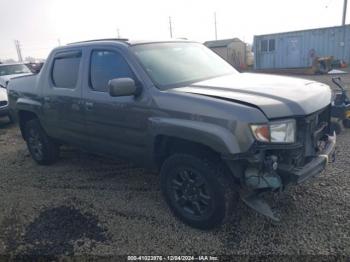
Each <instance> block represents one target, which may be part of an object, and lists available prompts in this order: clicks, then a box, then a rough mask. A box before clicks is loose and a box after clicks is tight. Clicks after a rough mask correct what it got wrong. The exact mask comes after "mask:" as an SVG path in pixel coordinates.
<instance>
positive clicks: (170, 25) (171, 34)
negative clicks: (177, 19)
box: [169, 16, 173, 38]
mask: <svg viewBox="0 0 350 262" xmlns="http://www.w3.org/2000/svg"><path fill="white" fill-rule="evenodd" d="M169 30H170V38H173V25H172V22H171V16H169Z"/></svg>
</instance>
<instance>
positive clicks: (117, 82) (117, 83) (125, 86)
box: [108, 77, 137, 97]
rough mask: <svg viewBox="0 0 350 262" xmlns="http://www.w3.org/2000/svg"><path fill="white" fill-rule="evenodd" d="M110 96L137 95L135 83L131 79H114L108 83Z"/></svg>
mask: <svg viewBox="0 0 350 262" xmlns="http://www.w3.org/2000/svg"><path fill="white" fill-rule="evenodd" d="M108 91H109V95H110V96H113V97H115V96H132V95H135V94H136V93H137V88H136V85H135V81H134V80H132V79H131V78H128V77H126V78H114V79H112V80H109V82H108Z"/></svg>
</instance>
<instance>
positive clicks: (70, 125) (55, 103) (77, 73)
mask: <svg viewBox="0 0 350 262" xmlns="http://www.w3.org/2000/svg"><path fill="white" fill-rule="evenodd" d="M82 56H83V51H82V50H81V49H72V50H65V51H60V52H57V53H55V54H54V57H53V60H52V64H51V65H50V67H49V69H48V71H46V74H47V76H48V79H47V84H46V85H45V86H44V88H43V117H44V123H45V128H46V129H47V131H48V133H49V134H50V135H51V136H53V137H55V138H58V139H60V140H62V141H64V142H68V143H71V144H75V145H79V146H85V145H86V143H87V142H88V136H87V132H86V126H85V119H84V108H83V106H82V100H81V99H82V73H83V63H82Z"/></svg>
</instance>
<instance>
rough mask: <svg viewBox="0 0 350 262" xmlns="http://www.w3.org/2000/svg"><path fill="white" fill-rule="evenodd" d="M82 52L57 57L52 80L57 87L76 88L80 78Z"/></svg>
mask: <svg viewBox="0 0 350 262" xmlns="http://www.w3.org/2000/svg"><path fill="white" fill-rule="evenodd" d="M80 58H81V53H78V54H75V55H71V56H62V57H57V58H55V60H54V62H53V69H52V81H53V83H54V85H55V86H56V87H62V88H72V89H73V88H75V86H76V84H77V80H78V73H79V65H80Z"/></svg>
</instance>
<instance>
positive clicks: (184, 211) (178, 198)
mask: <svg viewBox="0 0 350 262" xmlns="http://www.w3.org/2000/svg"><path fill="white" fill-rule="evenodd" d="M160 174H161V190H162V193H163V195H164V198H165V200H166V202H167V203H168V205H169V207H170V209H171V210H172V212H173V213H174V215H175V216H176V217H177V218H179V219H180V220H181V221H183V222H184V223H185V224H187V225H190V226H192V227H195V228H198V229H205V230H209V229H212V228H215V227H218V226H220V225H221V224H223V223H226V222H227V221H228V220H229V218H230V217H231V214H232V211H233V209H234V208H235V207H236V204H237V200H238V190H237V188H236V187H235V184H234V182H233V179H231V178H230V177H229V174H227V172H225V171H224V169H223V168H222V167H220V166H219V165H217V164H214V161H208V160H206V159H202V158H200V157H198V156H194V155H190V154H178V153H177V154H174V155H172V156H170V157H169V158H168V159H166V160H165V161H164V163H163V165H162V168H161V172H160Z"/></svg>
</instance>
